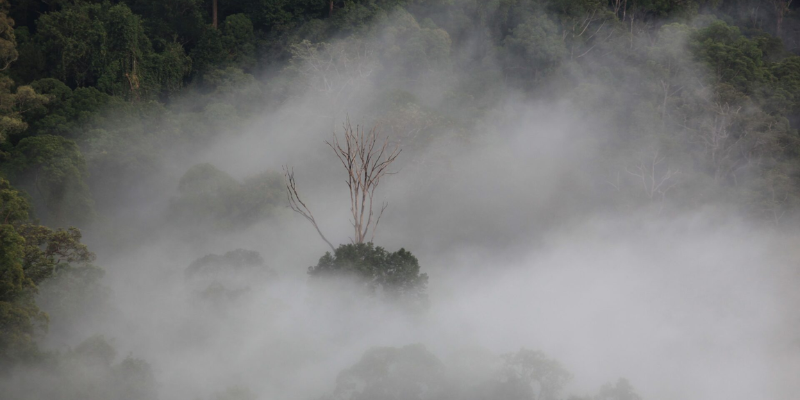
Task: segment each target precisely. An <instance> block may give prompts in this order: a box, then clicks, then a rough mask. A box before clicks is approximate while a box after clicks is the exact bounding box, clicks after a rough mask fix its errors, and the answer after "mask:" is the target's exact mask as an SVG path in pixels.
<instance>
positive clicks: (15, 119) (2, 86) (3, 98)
mask: <svg viewBox="0 0 800 400" xmlns="http://www.w3.org/2000/svg"><path fill="white" fill-rule="evenodd" d="M13 86H14V82H13V81H12V80H11V79H10V78H8V77H6V76H0V141H3V140H5V139H9V138H12V137H14V136H17V135H20V134H21V133H23V132H25V130H27V129H28V123H27V122H25V121H24V119H23V117H25V116H27V115H28V114H29V113H31V112H32V111H34V110H36V109H38V108H41V107H42V105H43V104H46V103H47V102H48V100H49V99H48V98H47V97H46V96H43V95H41V94H40V93H37V92H36V90H35V88H34V87H31V86H19V87H17V88H16V90H13Z"/></svg>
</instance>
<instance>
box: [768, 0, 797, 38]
mask: <svg viewBox="0 0 800 400" xmlns="http://www.w3.org/2000/svg"><path fill="white" fill-rule="evenodd" d="M771 1H772V6H773V7H775V16H776V18H775V36H778V37H780V36H781V28H782V25H783V18H784V17H785V16H786V13H788V12H789V7H790V6H791V5H792V1H793V0H771Z"/></svg>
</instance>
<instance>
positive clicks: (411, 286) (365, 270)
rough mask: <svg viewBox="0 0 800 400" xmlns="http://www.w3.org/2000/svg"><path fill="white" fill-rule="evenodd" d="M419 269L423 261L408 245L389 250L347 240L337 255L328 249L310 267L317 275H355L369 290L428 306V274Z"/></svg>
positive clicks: (312, 274)
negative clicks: (393, 250)
mask: <svg viewBox="0 0 800 400" xmlns="http://www.w3.org/2000/svg"><path fill="white" fill-rule="evenodd" d="M419 271H420V266H419V261H418V260H417V258H416V257H414V255H413V254H411V253H410V252H408V251H406V250H405V249H400V250H398V251H396V252H394V253H389V252H388V251H386V250H384V249H383V248H382V247H380V246H378V247H376V246H374V245H373V244H372V243H351V244H343V245H341V246H339V248H338V249H336V250H335V251H334V253H333V255H331V253H325V255H324V256H322V257H321V258H320V259H319V262H318V263H317V265H316V266H313V267H309V268H308V274H309V275H311V276H312V277H314V278H326V277H344V278H353V279H355V280H356V281H358V282H360V283H362V284H363V285H364V287H365V288H366V289H367V291H368V292H369V293H375V292H376V291H377V290H380V291H381V293H382V295H383V296H384V297H386V298H387V299H389V300H400V301H406V302H409V303H411V304H412V305H415V306H418V307H424V306H425V305H426V303H427V294H426V292H425V290H426V287H427V285H428V275H427V274H424V273H423V274H420V272H419Z"/></svg>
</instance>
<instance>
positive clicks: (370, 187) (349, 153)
mask: <svg viewBox="0 0 800 400" xmlns="http://www.w3.org/2000/svg"><path fill="white" fill-rule="evenodd" d="M343 127H344V137H343V138H342V140H340V139H339V137H338V136H337V135H336V133H335V132H334V134H333V139H332V140H331V141H330V142H328V141H326V142H325V143H326V144H327V145H328V146H329V147H330V148H331V149H333V151H334V152H335V153H336V156H337V157H338V158H339V161H341V163H342V166H344V168H345V170H346V171H347V181H346V183H347V187H348V189H349V191H350V212H351V213H352V220H351V223H352V224H353V231H354V236H353V237H352V238H351V241H352V242H353V243H364V242H365V241H366V238H367V236H368V235H370V234H371V235H370V236H369V237H370V239H369V241H370V242H371V241H372V240H373V239H374V238H375V231H376V229H377V227H378V223H380V220H381V216H383V211H384V210H386V207H387V206H388V203H386V202H384V203H383V204H382V205H381V209H380V211H379V212H378V214H377V215H376V214H375V211H374V207H373V206H374V198H375V189H377V187H378V185H379V184H380V182H381V179H382V178H383V177H384V176H386V175H389V174H392V173H393V172H389V166H390V165H391V164H392V162H394V160H395V159H397V156H399V155H400V151H401V150H400V148H399V147H398V146H397V145H396V144H394V145H390V144H389V140H388V138H384V139H383V140H382V141H381V140H379V139H378V128H377V126H375V127H373V128H372V129H371V130H370V131H369V132H366V131H365V130H364V128H363V127H361V126H359V125H356V126H355V128H353V126H352V125H351V124H350V119H349V118H348V119H347V120H346V122H345V123H344V124H343ZM284 174H285V177H286V189H287V192H288V194H287V196H288V198H289V206H290V207H291V208H292V210H293V211H294V212H296V213H298V214H300V215H302V216H303V217H305V218H306V219H307V220H308V221H309V222H311V224H312V225H314V228H316V230H317V233H319V235H320V237H322V240H324V241H325V243H328V246H330V247H331V249H334V250H335V248H334V247H333V245H332V244H331V242H330V241H328V239H326V238H325V235H323V234H322V232H321V231H320V229H319V226H318V225H317V222H316V220H315V219H314V216H313V215H312V213H311V210H309V209H308V207H307V206H306V205H305V203H303V201H302V200H300V195H299V194H298V192H297V187H296V182H295V180H294V173H293V171H292V170H291V169H289V168H286V167H284Z"/></svg>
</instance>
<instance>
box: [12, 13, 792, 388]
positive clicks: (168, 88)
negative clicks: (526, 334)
mask: <svg viewBox="0 0 800 400" xmlns="http://www.w3.org/2000/svg"><path fill="white" fill-rule="evenodd" d="M798 10H800V3H798V2H797V1H792V0H768V1H764V0H762V1H758V0H607V1H602V0H489V1H478V0H345V1H340V0H238V1H233V0H102V1H94V0H49V1H41V0H0V218H2V224H0V263H1V264H2V265H0V368H1V369H2V370H0V376H2V375H3V374H4V372H3V370H5V371H8V372H5V373H7V374H11V373H12V372H11V371H28V370H26V368H32V369H36V368H44V369H45V370H46V371H48V372H47V374H46V376H47V377H46V378H42V379H44V380H45V381H46V382H47V383H46V385H44V386H46V387H48V388H50V387H62V389H63V390H55V389H54V390H53V391H50V392H48V391H41V392H36V393H34V394H31V395H30V396H31V397H20V398H37V396H48V398H54V399H56V398H58V399H61V398H63V399H72V398H87V399H95V398H98V399H99V398H118V399H151V398H158V390H157V386H158V385H157V384H156V382H157V381H158V377H157V376H154V374H153V371H152V370H151V368H150V366H149V365H148V363H147V362H146V361H145V360H140V359H138V358H136V356H135V354H133V355H129V356H128V357H127V358H124V359H123V360H122V361H118V360H116V352H117V350H115V348H114V346H113V340H107V339H106V338H103V337H101V336H93V337H90V338H89V339H88V340H86V341H84V342H82V343H81V344H80V345H77V346H73V345H70V346H68V347H62V348H61V349H58V350H50V349H45V348H44V347H43V346H42V345H41V343H40V342H42V341H43V340H44V338H45V337H47V336H48V335H58V334H64V335H72V334H74V332H73V329H75V328H72V327H71V326H72V325H71V324H77V323H78V322H75V321H78V318H83V317H80V316H81V315H87V314H90V313H100V312H108V310H107V309H104V307H107V306H106V304H107V302H108V298H109V297H110V296H112V294H110V291H109V289H108V288H106V287H105V286H103V284H102V278H103V269H102V268H100V267H98V266H95V265H93V264H92V263H93V262H95V260H96V258H97V257H96V255H95V254H94V253H93V252H92V251H95V252H98V253H100V252H101V251H102V250H103V249H108V252H109V253H108V254H113V253H114V252H116V251H122V250H123V249H125V248H127V247H132V246H133V245H132V244H131V243H132V242H137V241H141V242H144V241H145V240H146V239H147V237H148V236H149V235H150V234H151V233H152V232H151V230H152V229H155V228H153V227H154V226H158V229H165V230H166V229H168V228H164V227H165V226H166V225H169V226H170V227H171V228H176V227H177V229H186V230H189V231H202V232H213V233H215V234H220V235H224V234H228V233H231V232H234V233H236V232H243V231H245V230H247V229H251V228H252V227H253V226H255V225H256V224H258V223H259V222H263V221H267V220H271V219H276V218H278V219H280V218H288V217H286V215H285V214H284V213H283V211H282V210H284V209H285V208H286V206H287V205H286V189H287V187H286V183H285V182H284V180H283V177H282V176H281V174H280V172H279V171H276V170H264V171H261V172H259V173H257V174H251V175H249V176H244V177H242V176H241V174H230V173H229V172H226V171H223V170H222V169H221V168H220V167H218V166H216V165H214V164H212V163H209V162H205V160H203V162H199V163H196V164H194V165H193V166H191V167H189V168H186V169H183V170H181V178H180V179H179V181H177V182H169V183H168V184H169V185H172V186H170V187H169V188H168V189H169V190H174V191H175V195H174V196H172V197H171V198H170V199H169V203H168V204H160V203H159V204H158V207H160V208H159V209H158V216H156V217H154V216H151V217H149V218H150V219H154V220H158V223H155V222H152V221H150V220H148V221H147V224H146V223H145V222H141V225H137V223H140V222H132V221H137V219H139V220H144V219H146V218H139V217H138V216H131V215H127V214H125V213H126V212H130V211H129V210H130V209H132V208H133V206H132V205H133V204H137V203H146V202H147V201H148V199H147V198H148V197H149V195H147V193H152V192H154V191H163V190H166V189H164V186H159V185H162V184H164V185H167V184H165V183H163V182H162V181H161V180H160V179H163V175H164V173H163V171H165V170H168V169H169V168H177V167H174V165H175V164H177V163H178V162H177V161H175V160H181V161H180V163H184V162H185V160H191V159H192V157H194V156H196V155H198V154H205V153H204V152H206V151H207V149H208V148H211V146H220V143H223V144H224V143H225V142H227V141H233V140H234V139H235V138H237V137H240V136H241V135H240V134H239V132H242V131H247V130H252V129H253V128H252V124H253V122H252V121H256V120H258V118H262V117H263V115H265V114H268V113H269V112H273V111H275V110H279V109H281V107H283V106H285V105H286V104H293V105H297V104H300V106H296V107H295V110H297V111H296V113H298V114H301V119H308V120H313V119H325V120H326V121H328V120H330V121H331V126H333V127H334V129H338V127H339V126H340V125H341V123H342V120H343V119H342V116H343V115H350V116H351V117H353V119H354V120H356V119H357V120H358V121H360V123H363V124H365V126H375V127H379V128H380V132H381V133H385V134H386V135H388V137H390V138H391V139H392V140H393V142H392V143H393V144H396V145H398V147H401V148H402V149H403V151H404V153H403V156H407V158H406V159H403V158H402V157H401V158H400V160H401V161H400V163H403V164H402V165H401V166H402V169H401V170H400V171H401V172H400V174H401V175H402V174H404V173H409V174H414V173H415V172H414V171H419V170H428V171H433V172H431V173H430V174H429V175H432V176H434V175H435V176H438V175H437V174H446V173H450V172H447V171H450V170H449V169H448V168H450V165H451V164H450V161H449V160H448V159H447V157H436V156H432V157H433V158H434V159H433V160H430V159H425V158H424V157H425V156H421V155H420V154H437V153H435V151H437V150H436V149H439V148H441V147H437V146H444V147H447V146H451V147H458V146H464V144H465V143H466V144H468V145H470V146H481V145H482V144H483V143H492V142H493V141H494V140H495V139H494V138H495V137H498V136H499V135H501V134H502V131H503V130H504V129H507V128H508V127H509V125H510V123H509V122H508V121H506V120H505V119H504V118H506V117H508V115H512V114H513V112H514V111H513V110H512V109H513V108H514V107H513V106H510V105H509V103H511V101H510V100H509V99H513V101H514V102H523V103H524V102H531V103H537V104H538V103H541V104H548V105H558V106H559V107H563V109H564V110H569V111H568V114H569V115H568V117H567V118H568V119H569V120H570V122H571V123H573V124H574V125H575V126H581V127H582V128H581V132H579V133H577V134H575V135H573V136H570V138H571V140H574V142H572V143H570V145H569V146H571V147H573V148H574V149H576V150H574V151H572V152H570V153H569V154H571V155H575V156H576V157H581V156H582V155H584V154H585V155H586V157H585V158H576V159H575V160H568V162H569V163H570V164H573V165H575V166H576V167H575V170H574V171H573V170H570V172H569V173H566V174H565V175H564V176H563V177H562V178H560V179H561V180H560V181H559V182H558V183H557V184H556V185H555V186H558V187H560V188H568V189H564V190H565V191H568V193H570V194H571V195H570V196H569V198H564V199H561V200H559V201H558V203H559V208H558V209H555V210H553V212H552V213H549V214H550V217H549V218H550V220H548V219H547V218H544V219H543V220H542V221H549V222H542V223H543V225H544V224H546V223H553V224H554V223H555V222H554V220H558V219H559V218H562V217H564V218H566V217H565V216H566V215H569V216H572V217H574V218H579V217H580V215H586V214H588V213H589V212H590V211H591V212H608V213H622V214H624V213H627V212H633V211H635V210H643V209H644V210H647V212H649V213H650V214H648V215H654V216H664V215H670V213H678V212H682V211H689V210H696V209H699V208H702V207H705V206H709V205H713V206H718V207H721V208H724V209H726V210H733V212H735V213H737V215H741V216H743V218H744V219H746V220H747V221H748V222H749V223H752V224H754V225H755V226H759V227H767V229H776V230H781V229H792V228H793V227H795V226H796V224H797V223H798V221H800V219H798V215H800V213H799V212H800V12H798ZM504 113H507V114H504ZM348 118H350V117H348ZM349 124H350V122H349V119H348V121H347V125H345V129H350V127H349ZM354 125H355V124H354ZM600 132H602V133H600ZM281 134H282V135H283V136H284V137H286V138H290V137H291V136H292V135H294V134H295V133H294V132H282V133H281ZM276 146H277V145H276ZM331 147H333V146H331ZM334 150H335V148H334ZM426 152H428V153H426ZM302 162H303V160H295V161H294V163H295V164H296V165H299V164H300V163H302ZM181 165H182V164H181ZM334 167H336V168H338V165H337V166H334ZM443 171H444V172H443ZM513 173H514V172H512V174H513ZM288 174H289V172H288V170H287V176H290V175H288ZM234 175H235V176H234ZM423 175H425V174H423ZM299 179H300V180H301V182H302V179H303V178H302V176H301V177H300V178H299ZM389 179H394V178H387V181H388V180H389ZM431 179H434V178H431ZM498 179H500V178H498ZM503 179H505V177H503ZM420 182H422V183H420V184H418V185H417V186H415V189H418V190H420V191H423V190H424V189H422V188H426V187H428V186H425V184H430V183H429V182H428V181H424V180H421V181H420ZM292 183H293V182H292ZM516 184H520V185H524V182H522V183H516ZM291 189H294V187H292V188H290V190H291ZM487 190H489V189H487ZM295 195H297V192H295ZM311 196H313V195H311ZM292 200H293V198H292V197H291V192H290V201H292ZM390 200H391V199H390ZM148 204H149V203H148ZM376 204H377V203H376ZM154 207H155V206H154ZM293 207H294V206H293ZM303 207H306V205H305V204H303ZM292 209H294V208H292ZM312 209H313V207H312ZM401 209H403V208H402V206H401ZM148 210H152V208H149V209H148ZM391 210H392V208H389V211H387V213H388V212H391ZM295 211H297V210H295ZM315 211H316V210H315ZM378 211H380V212H381V215H382V213H383V209H380V210H377V206H376V217H377V218H379V219H380V218H381V216H379V215H377V212H378ZM369 212H370V217H372V204H371V194H370V210H369ZM362 213H363V211H362ZM119 215H126V216H125V218H126V219H124V220H123V219H119V217H118V216H119ZM154 215H155V214H154ZM304 216H306V215H304ZM353 216H354V218H356V219H357V217H356V214H355V212H354V214H353ZM317 217H319V214H317ZM306 218H307V219H310V220H311V218H309V217H306ZM121 221H125V223H122V222H121ZM370 221H372V220H370ZM129 222H130V223H129ZM312 222H313V223H314V227H315V228H317V231H318V232H319V231H320V228H319V227H318V226H317V222H316V221H312ZM300 223H304V222H300ZM148 224H149V225H148ZM158 224H161V225H158ZM369 224H370V222H367V226H368V227H369ZM376 225H377V223H376ZM171 228H170V229H171ZM381 229H390V228H384V227H382V228H381ZM82 231H83V234H90V235H92V234H93V235H94V236H95V238H96V239H95V240H93V241H92V242H91V243H90V244H93V243H95V242H96V243H97V244H98V248H92V249H90V248H89V247H87V245H86V244H84V243H82V239H83V238H82ZM370 233H371V234H372V235H374V232H370ZM320 235H321V236H322V232H320ZM360 235H361V233H360V231H358V228H357V229H356V240H353V239H352V238H351V241H353V243H351V244H345V245H341V246H338V247H337V246H334V244H331V243H330V242H328V239H325V237H324V236H323V239H325V241H326V242H328V244H329V245H330V246H331V248H332V250H333V251H332V253H327V254H325V255H324V256H323V257H322V258H320V260H319V263H318V264H317V265H316V266H314V267H308V275H309V279H310V282H312V283H313V282H314V281H315V280H317V279H322V278H323V277H325V276H328V275H342V276H346V277H351V275H352V276H356V277H357V278H358V279H359V282H361V283H364V285H361V286H359V287H358V288H353V287H350V286H347V285H344V286H342V288H343V289H341V290H343V291H347V292H352V293H359V292H360V291H361V290H363V291H364V292H365V294H364V295H365V296H368V297H369V296H371V298H374V297H375V296H378V297H380V296H383V297H385V298H386V299H387V301H397V299H398V298H402V299H404V300H405V303H404V304H405V306H406V307H405V308H403V310H404V311H403V312H404V313H411V314H414V315H417V314H420V313H422V314H424V310H425V308H426V307H427V304H428V297H427V294H426V293H425V291H426V290H427V287H426V285H427V284H428V279H429V277H428V275H427V274H425V273H421V271H423V270H424V268H422V269H421V268H420V262H419V260H417V258H415V256H414V255H412V254H411V253H410V252H409V251H407V250H405V249H403V248H401V249H399V250H398V251H396V252H392V251H387V250H385V249H384V248H383V247H379V246H374V245H373V243H372V241H371V240H369V241H367V240H366V239H363V238H360V237H359V236H360ZM310 240H317V238H316V237H314V238H313V239H310ZM409 240H410V239H409ZM90 247H91V246H90ZM334 247H336V248H334ZM99 255H100V256H101V259H102V254H99ZM195 258H196V260H195V261H194V262H192V263H191V264H190V265H189V267H188V268H187V269H186V276H185V279H186V282H187V286H188V287H190V288H191V289H192V290H194V292H192V293H193V294H192V296H195V297H193V299H196V301H197V303H198V304H206V303H208V304H212V305H208V307H209V309H211V310H216V311H211V312H214V313H216V312H219V308H218V307H227V306H220V304H229V303H230V302H233V301H236V299H237V298H241V297H242V296H247V294H248V293H252V290H251V287H252V286H253V285H258V284H260V283H259V282H267V281H269V280H270V279H275V278H274V276H273V275H274V274H273V271H270V270H269V268H267V267H266V265H271V264H272V262H271V261H270V260H269V259H268V258H267V260H266V261H265V260H264V258H262V256H261V255H260V254H258V253H256V252H252V251H249V250H243V249H236V250H232V251H229V252H227V253H225V254H223V255H217V254H208V255H206V256H204V257H195ZM423 267H424V263H423ZM301 268H302V267H301ZM234 275H235V276H236V277H232V276H234ZM220 277H222V278H220ZM312 286H313V285H312ZM322 303H325V301H324V300H323V301H322ZM337 304H338V303H337ZM204 307H205V306H204ZM215 307H217V308H215ZM275 307H276V309H277V308H280V306H278V305H276V306H275ZM101 309H102V310H105V311H102V310H101ZM45 311H47V312H45ZM73 316H75V317H74V318H76V319H75V321H73V322H70V319H71V318H73ZM81 321H83V320H81ZM48 326H51V328H50V329H49V333H48ZM65 337H66V336H65ZM476 357H477V356H476ZM478 358H480V360H481V361H480V362H484V361H485V362H486V363H487V366H485V368H484V367H480V368H478V370H480V371H478V370H471V371H469V373H470V374H473V375H469V374H467V375H469V376H472V377H473V378H475V376H480V378H475V379H471V380H470V384H474V385H472V386H469V385H467V386H469V389H465V387H467V386H465V384H464V381H460V380H458V379H455V378H454V377H453V376H451V375H452V374H450V373H449V372H446V368H445V366H444V363H443V361H440V360H439V359H438V358H437V357H436V356H434V355H433V354H432V353H431V352H429V351H428V350H427V349H426V348H425V347H424V346H422V345H409V346H405V347H375V348H373V349H371V350H368V351H367V352H366V353H364V355H363V357H362V358H361V359H360V360H359V361H357V362H356V363H355V364H352V363H351V364H352V365H353V366H352V367H350V368H348V369H345V370H343V371H342V372H341V373H340V374H339V377H338V379H336V382H335V389H333V390H332V391H330V393H329V394H327V395H325V397H324V398H330V399H364V400H377V399H398V400H399V399H401V398H402V399H409V398H413V399H433V398H442V399H444V398H456V397H459V398H474V399H484V398H485V399H488V398H500V399H506V398H508V399H511V398H514V399H528V398H530V399H534V398H535V399H542V400H545V399H561V398H567V397H566V395H565V394H564V393H563V390H562V389H563V388H564V387H565V385H566V384H567V382H569V380H570V379H571V374H570V373H569V372H567V371H566V369H564V368H563V367H562V366H561V364H559V362H557V361H555V360H553V359H550V358H548V357H547V356H546V355H544V353H541V352H538V351H532V350H527V349H521V350H519V351H518V352H514V353H508V354H505V355H503V356H496V357H495V358H492V359H491V361H486V360H489V359H490V358H491V357H490V356H488V355H485V354H482V355H480V357H478ZM488 364H491V365H492V366H493V367H492V368H493V369H492V368H490V367H488ZM489 370H491V371H493V372H491V373H490V372H487V371H489ZM462 372H463V371H462ZM15 373H17V374H19V372H15ZM465 373H466V372H465ZM22 374H23V375H25V374H27V372H23V373H22ZM9 376H10V375H9ZM26 376H28V378H26V379H29V381H26V380H25V379H23V380H22V382H23V383H24V384H27V385H29V386H31V385H34V386H35V384H34V383H32V382H35V381H36V379H38V378H35V377H33V376H34V374H33V373H30V374H27V375H26ZM36 376H38V375H36ZM465 376H466V375H465ZM76 382H77V383H76ZM354 382H356V383H354ZM633 384H634V385H635V382H633ZM21 387H27V386H24V385H23V386H21ZM90 387H93V388H94V389H87V388H90ZM48 390H49V389H48ZM92 390H94V391H92ZM14 393H15V396H21V394H20V393H22V392H20V391H17V392H14ZM207 395H208V396H211V397H207V398H209V399H220V400H223V399H229V400H233V399H240V400H244V399H255V398H261V397H259V395H257V394H254V393H252V392H250V391H249V390H247V389H246V388H242V387H238V386H235V385H234V386H232V387H231V388H229V389H226V390H225V391H221V392H218V393H216V394H214V393H208V394H207ZM0 397H3V396H2V393H1V392H0ZM572 398H574V399H579V398H581V399H582V398H587V399H588V398H592V399H598V400H600V399H608V400H611V399H615V400H623V399H626V400H633V399H639V398H640V397H639V395H637V394H636V393H635V390H634V388H633V386H631V384H630V383H629V382H628V381H627V380H625V379H620V380H619V381H616V382H615V383H612V384H607V385H605V386H602V388H601V389H599V391H596V392H595V393H594V394H591V395H588V396H587V397H572Z"/></svg>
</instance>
